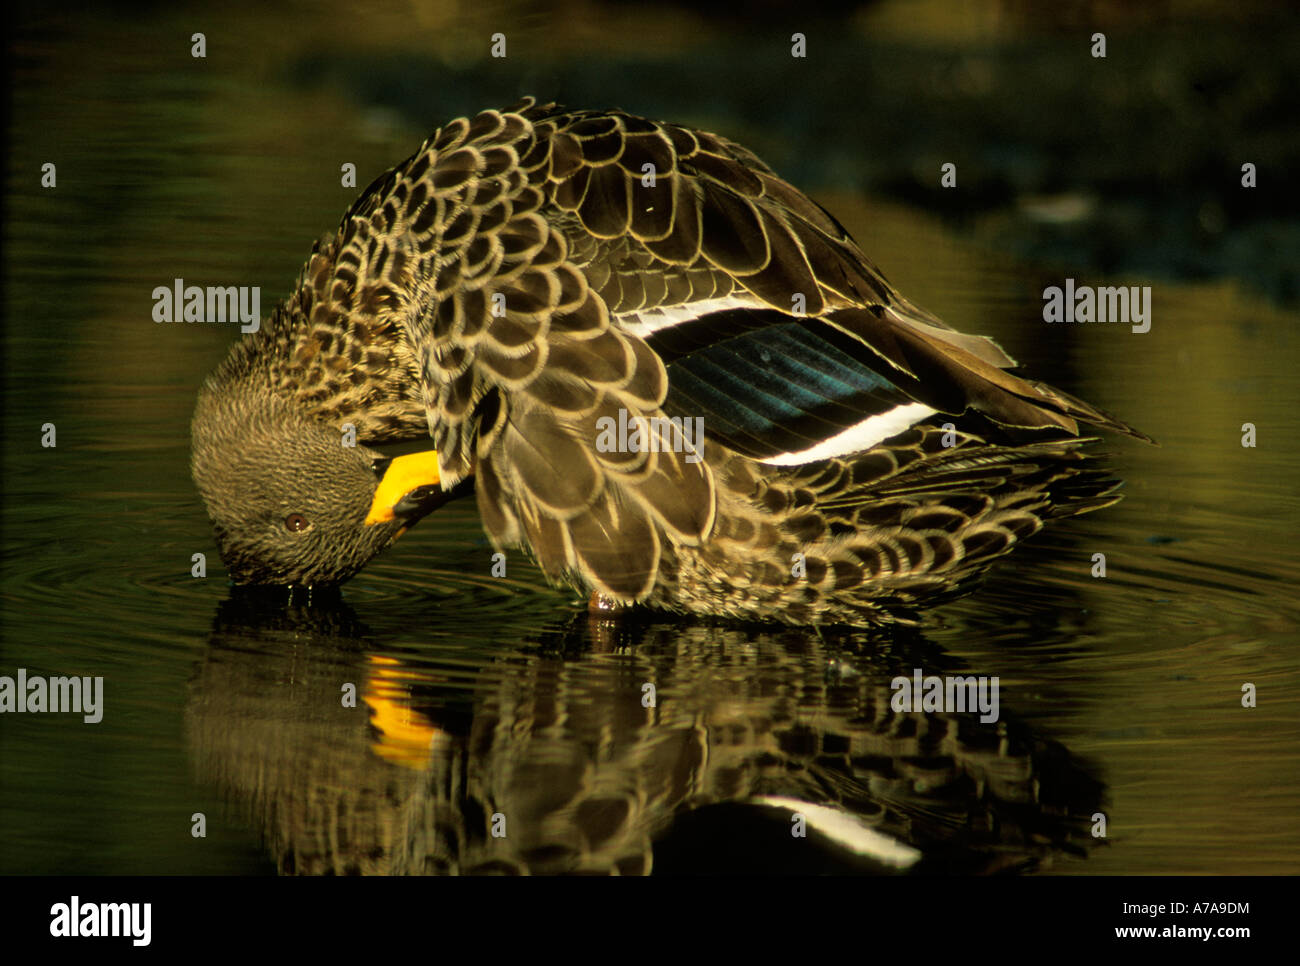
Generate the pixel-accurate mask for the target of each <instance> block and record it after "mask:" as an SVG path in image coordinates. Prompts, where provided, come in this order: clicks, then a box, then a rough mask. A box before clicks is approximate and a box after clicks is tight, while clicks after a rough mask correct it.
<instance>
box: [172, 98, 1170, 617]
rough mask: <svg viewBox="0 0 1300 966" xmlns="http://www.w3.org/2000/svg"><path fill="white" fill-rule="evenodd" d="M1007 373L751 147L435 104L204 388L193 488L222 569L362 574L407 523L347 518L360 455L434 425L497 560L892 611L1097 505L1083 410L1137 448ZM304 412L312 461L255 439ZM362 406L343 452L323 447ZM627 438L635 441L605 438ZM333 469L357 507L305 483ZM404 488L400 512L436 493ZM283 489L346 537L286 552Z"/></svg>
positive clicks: (596, 117)
mask: <svg viewBox="0 0 1300 966" xmlns="http://www.w3.org/2000/svg"><path fill="white" fill-rule="evenodd" d="M1012 365H1014V361H1013V360H1012V359H1010V357H1008V356H1007V355H1006V354H1005V353H1004V352H1003V351H1002V350H1001V349H1000V348H999V347H998V346H997V345H996V344H995V343H993V342H992V341H991V340H989V339H986V338H983V337H979V336H968V335H963V334H960V333H957V332H954V331H953V330H951V329H949V328H948V327H946V326H945V325H944V324H943V323H941V322H940V321H939V320H938V319H936V318H934V317H933V316H931V315H929V314H928V313H925V312H923V311H922V310H920V309H918V308H917V307H916V306H914V305H912V304H911V303H910V302H908V301H907V300H905V299H903V298H902V297H901V296H900V295H898V293H896V292H895V291H894V290H893V289H892V288H891V287H890V285H889V284H888V282H886V281H885V279H884V278H883V276H882V275H881V274H880V272H879V271H878V270H877V269H876V268H875V267H874V266H873V265H872V264H871V262H870V261H868V260H867V258H866V257H865V256H864V255H863V253H862V252H861V251H860V250H859V249H858V247H857V245H856V244H855V243H854V242H853V240H852V239H851V238H850V237H849V235H848V233H847V232H846V231H845V230H844V229H843V228H842V227H841V226H840V225H839V223H838V222H836V221H835V220H834V219H833V218H832V217H831V216H830V215H829V214H827V213H826V212H825V211H824V210H823V209H821V208H820V207H819V206H817V205H816V204H815V203H813V202H812V201H810V200H809V199H808V198H807V197H805V196H804V195H802V194H801V193H800V192H798V191H797V190H796V189H794V188H793V187H791V186H790V185H788V184H786V183H785V182H783V181H781V180H780V179H779V178H778V177H777V176H776V175H775V174H774V173H773V172H772V171H771V170H770V169H769V168H768V167H767V166H766V165H764V164H763V163H762V162H761V161H759V160H758V159H757V158H756V157H754V155H753V154H751V153H750V152H749V151H747V150H745V149H744V148H742V147H740V146H739V145H736V144H733V143H732V142H729V141H727V140H725V139H723V138H721V137H719V136H717V135H714V134H708V133H705V132H701V131H693V130H690V129H687V128H684V127H679V126H676V125H671V124H664V123H659V122H652V121H647V120H644V119H642V118H638V117H634V116H631V115H628V114H624V113H622V112H568V111H564V110H561V109H558V108H555V107H554V106H547V107H539V106H536V105H534V104H533V103H532V102H531V101H529V102H525V103H524V104H523V105H521V106H520V107H518V108H517V109H515V110H513V111H507V112H498V111H485V112H483V113H482V114H480V115H478V116H477V117H475V118H472V119H464V118H462V119H459V120H456V121H453V122H451V123H450V124H448V125H446V126H445V127H443V128H442V129H441V130H439V131H438V132H436V133H435V134H434V136H433V137H432V138H431V139H430V140H429V141H427V142H426V143H425V144H424V145H422V146H421V147H420V149H419V150H418V151H417V152H416V153H415V154H414V155H412V156H411V157H410V158H409V159H408V160H407V161H405V162H403V163H402V164H400V165H398V166H397V167H395V168H394V169H392V170H391V171H389V172H388V173H387V174H385V175H384V176H382V177H381V178H379V179H378V180H377V181H376V182H375V183H374V184H372V185H371V186H370V188H368V189H367V191H366V192H365V193H363V195H362V196H361V198H360V199H359V200H358V201H357V202H356V203H355V204H354V205H353V206H352V208H351V209H350V210H349V211H348V213H347V214H346V215H345V216H344V219H343V222H342V224H341V226H340V228H339V231H338V233H337V234H336V235H335V236H334V237H333V238H331V239H329V240H327V241H325V242H323V243H322V244H320V245H318V246H317V247H316V249H315V250H314V251H313V254H312V256H311V259H310V260H309V262H308V264H307V266H306V268H305V270H304V272H303V275H302V278H301V280H300V283H299V286H298V288H297V291H296V292H295V293H294V294H293V295H292V296H291V297H290V299H289V300H288V301H287V303H285V305H284V306H282V307H280V308H279V309H277V311H276V312H275V313H273V315H272V317H271V319H270V320H269V321H268V322H267V324H266V325H265V326H264V328H263V330H262V331H261V332H258V333H256V334H255V335H253V336H252V337H250V338H249V339H247V340H245V341H244V342H243V343H241V344H240V345H238V346H236V348H235V349H234V350H233V351H232V354H231V357H230V358H229V359H228V360H227V361H226V363H224V364H223V366H221V367H220V368H219V369H218V370H217V372H216V373H214V375H213V376H212V377H210V379H209V380H208V382H207V384H206V385H205V387H204V390H203V392H202V394H201V401H200V405H199V409H198V411H197V413H196V418H195V424H194V439H195V459H194V469H195V478H196V480H197V481H198V483H199V486H200V490H201V491H202V492H203V495H204V497H205V499H206V501H207V504H208V508H209V512H210V514H211V515H212V516H213V519H214V522H215V523H216V525H217V528H218V537H219V540H220V541H221V544H222V549H223V554H224V556H225V558H226V561H227V564H228V565H229V566H230V568H231V571H232V575H233V576H234V578H235V580H236V581H238V582H268V581H270V582H287V583H297V582H324V581H330V580H335V579H346V577H348V576H350V575H351V574H352V573H355V571H356V569H359V566H360V565H364V562H365V560H364V559H361V558H363V557H364V558H365V559H369V558H368V556H366V554H370V555H373V553H376V552H378V550H379V549H382V546H386V545H387V543H388V542H391V539H392V534H393V533H394V532H396V529H397V528H396V526H395V525H394V524H393V523H386V524H374V523H371V524H366V523H365V522H363V518H365V517H366V512H367V508H368V507H369V506H370V503H371V502H372V501H373V500H374V498H375V495H376V492H375V491H376V476H377V475H382V474H376V473H375V472H373V471H372V472H368V473H366V472H361V468H366V469H370V468H372V467H373V468H375V469H382V468H383V467H384V464H382V463H377V462H376V460H377V459H378V454H376V453H374V452H373V451H370V450H365V449H364V444H375V443H382V442H386V441H393V440H398V439H408V438H414V437H419V436H422V435H424V434H425V433H428V434H429V436H431V438H432V442H433V446H434V448H435V449H436V451H437V464H438V471H439V472H438V476H439V477H440V486H441V488H442V490H443V491H444V492H446V493H450V492H459V491H460V490H464V489H465V488H467V487H468V486H470V485H472V486H473V488H474V489H475V491H476V492H477V497H478V506H479V509H480V512H481V515H482V520H483V526H484V529H485V530H486V531H487V533H488V536H489V537H490V538H491V540H492V542H493V544H494V545H495V546H497V547H500V548H508V547H515V546H524V547H526V548H528V549H529V550H530V551H531V552H532V553H533V554H534V555H535V556H536V558H537V560H538V562H539V563H540V564H541V566H542V568H543V570H544V571H545V572H546V573H547V574H548V576H550V577H551V578H553V579H555V580H559V581H567V582H570V583H572V584H574V585H575V586H578V587H580V588H582V589H583V590H584V591H590V592H594V593H595V594H597V595H600V596H602V597H604V598H608V599H609V600H612V601H614V602H617V603H634V602H644V603H649V604H652V605H655V606H659V607H663V608H667V609H670V610H678V611H686V612H694V613H705V614H720V615H729V616H736V617H747V618H771V619H778V620H786V621H804V620H823V621H849V622H860V621H877V620H888V619H890V618H891V617H895V616H897V615H898V613H899V611H900V609H906V608H910V607H912V606H915V605H917V604H921V603H925V602H926V601H927V600H928V599H931V598H935V599H938V598H942V597H944V596H947V595H949V594H950V593H951V592H953V591H954V590H955V589H960V588H962V587H964V586H965V585H966V583H967V581H968V578H970V577H972V576H974V575H975V574H977V573H978V572H980V571H981V570H982V569H984V567H985V566H986V565H987V564H988V562H989V561H990V560H992V559H993V558H994V557H996V556H998V555H1000V554H1001V553H1004V552H1006V551H1007V550H1008V549H1010V547H1011V546H1012V545H1014V544H1015V543H1016V542H1017V541H1018V540H1020V539H1022V538H1023V537H1025V536H1027V535H1029V534H1030V533H1032V532H1034V531H1036V530H1037V529H1038V528H1039V527H1040V526H1041V525H1042V522H1043V521H1044V520H1046V519H1048V518H1050V517H1052V516H1059V515H1069V514H1072V513H1078V512H1083V511H1085V510H1088V509H1093V508H1095V507H1097V506H1100V505H1104V504H1105V503H1107V502H1112V501H1113V499H1114V498H1113V497H1112V496H1110V495H1109V491H1110V489H1111V484H1109V483H1107V482H1104V481H1103V480H1102V479H1101V478H1100V475H1099V474H1097V473H1096V472H1095V471H1093V470H1090V469H1086V468H1085V466H1084V457H1083V455H1082V454H1081V453H1080V451H1079V445H1078V444H1079V442H1080V440H1079V439H1078V438H1077V436H1078V431H1079V422H1085V423H1090V424H1094V425H1099V426H1104V427H1106V428H1108V429H1112V430H1116V431H1119V432H1123V433H1127V434H1129V435H1133V436H1137V437H1139V438H1145V437H1142V436H1141V434H1139V433H1137V432H1136V431H1134V430H1132V429H1131V428H1130V427H1128V426H1126V425H1125V424H1124V423H1122V422H1120V421H1118V420H1116V419H1114V418H1113V417H1110V416H1108V415H1106V414H1105V413H1103V412H1101V411H1100V410H1097V409H1094V408H1093V407H1091V406H1089V405H1087V404H1086V403H1083V402H1082V401H1080V400H1077V399H1074V398H1072V397H1070V396H1068V395H1066V394H1065V393H1062V392H1060V391H1059V390H1055V389H1051V388H1050V387H1047V386H1044V385H1042V384H1040V383H1034V382H1030V381H1027V380H1024V379H1021V378H1019V377H1017V376H1014V375H1012V374H1010V373H1008V372H1006V371H1005V370H1006V369H1007V368H1008V367H1010V366H1012ZM245 410H252V411H255V412H257V413H259V414H261V417H264V418H260V419H259V421H258V425H261V426H263V430H260V431H259V435H257V436H253V435H250V434H249V432H250V431H245V430H244V429H242V428H241V425H242V424H240V425H236V423H238V421H239V420H240V419H244V417H242V416H237V415H232V414H238V413H241V412H244V411H245ZM277 413H278V414H279V415H277ZM962 414H969V415H968V420H973V422H969V423H968V422H963V424H962V426H961V428H960V429H958V428H957V427H956V426H952V427H951V428H950V429H949V430H948V431H945V430H943V429H941V428H939V427H938V424H942V423H944V422H947V421H948V420H949V419H950V418H957V417H959V416H961V415H962ZM695 418H700V419H702V420H703V422H702V424H701V423H694V424H692V422H691V420H693V419H695ZM674 419H675V420H677V422H676V423H674V422H671V420H674ZM304 420H306V421H309V422H310V423H311V424H312V426H313V427H314V428H315V429H316V430H324V431H325V432H324V433H323V435H322V434H321V433H320V432H318V433H316V436H317V441H316V444H315V445H314V446H313V447H311V455H310V456H308V455H305V454H304V453H303V452H302V449H303V446H302V445H298V444H295V446H293V447H289V446H287V445H281V444H280V443H277V442H276V440H277V438H279V439H281V440H283V439H287V438H288V437H290V436H293V437H296V438H300V437H301V435H302V434H301V428H302V421H304ZM682 420H686V422H685V423H682V422H681V421H682ZM868 420H870V422H868ZM349 423H350V424H352V425H353V426H354V427H355V429H356V433H357V437H358V439H359V440H360V441H361V443H362V444H363V447H361V448H360V449H358V450H351V451H350V450H349V449H348V448H347V447H346V446H338V445H335V442H336V438H335V439H331V438H330V434H334V436H335V437H337V434H338V433H339V432H340V430H341V427H343V426H344V424H349ZM692 425H694V426H697V427H698V426H701V425H702V428H703V440H702V441H701V440H700V439H692V438H690V434H689V433H687V432H683V431H682V430H683V429H685V428H689V427H691V426H692ZM614 426H623V427H628V426H630V427H632V429H633V432H634V434H635V431H636V430H640V436H641V440H640V442H641V445H635V444H634V443H632V442H630V441H629V439H628V438H625V437H626V436H627V434H624V435H622V436H618V437H617V445H614V446H610V445H608V443H609V442H610V440H611V439H615V437H614V436H611V435H610V428H611V427H614ZM972 426H974V428H972ZM1022 431H1039V432H1038V433H1037V435H1036V436H1035V437H1034V438H1033V439H1030V440H1028V441H1023V440H1020V439H1018V437H1019V436H1023V435H1025V434H1024V433H1023V432H1022ZM218 439H219V440H220V442H219V443H218V442H217V440H218ZM646 441H650V442H651V443H652V444H653V445H646ZM259 474H260V476H261V477H262V478H263V479H264V480H271V481H273V482H270V483H267V482H263V483H262V484H261V485H260V487H259V486H251V481H252V480H253V478H254V477H256V476H257V475H259ZM341 476H349V477H350V478H351V479H353V480H354V481H355V482H354V485H353V487H352V489H351V490H350V491H349V492H348V493H347V494H346V495H343V494H340V493H338V492H334V493H332V494H331V496H330V497H329V499H328V500H327V501H325V502H321V501H320V500H318V499H316V494H318V493H319V492H320V489H319V487H318V486H316V484H315V483H313V481H320V480H322V479H331V480H336V479H338V478H339V477H341ZM236 487H241V489H239V490H238V493H239V495H238V496H236V495H235V488H236ZM418 495H419V496H420V497H421V499H419V500H408V501H406V502H407V506H406V510H407V511H412V508H413V507H414V508H415V510H417V511H418V512H421V513H422V512H427V508H428V506H429V505H431V500H432V502H436V500H434V499H433V498H432V497H431V496H430V491H429V489H428V488H424V489H422V490H421V491H420V492H419V494H418ZM295 500H297V501H299V502H302V501H305V500H311V501H314V502H313V503H312V508H313V520H312V526H313V529H314V528H315V526H316V525H317V524H318V523H319V525H320V527H321V529H322V530H325V529H328V528H327V527H326V523H327V522H337V521H338V520H345V521H346V523H345V525H344V526H343V527H342V530H341V531H338V530H335V531H331V532H330V533H329V534H319V535H318V536H319V537H320V539H319V540H318V541H317V542H316V543H314V544H313V545H311V546H310V547H308V548H307V549H306V550H304V549H303V546H302V544H303V540H301V539H300V535H299V534H298V533H293V532H291V533H284V532H281V531H283V530H284V527H283V526H281V523H282V522H283V520H285V519H287V518H288V516H289V515H292V513H294V512H296V511H295V510H294V509H293V508H294V507H295V506H296V505H297V504H296V503H295V502H294V501H295ZM372 513H373V511H372ZM395 522H400V520H399V521H395ZM378 526H387V527H390V528H391V530H390V532H389V533H388V534H387V536H385V537H383V538H380V537H377V536H376V535H375V530H376V527H378ZM250 534H254V535H255V536H250ZM358 561H359V563H358Z"/></svg>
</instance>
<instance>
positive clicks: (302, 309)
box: [212, 253, 429, 443]
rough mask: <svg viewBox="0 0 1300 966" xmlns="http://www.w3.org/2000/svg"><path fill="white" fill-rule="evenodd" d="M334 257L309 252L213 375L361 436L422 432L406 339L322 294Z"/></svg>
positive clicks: (384, 438)
mask: <svg viewBox="0 0 1300 966" xmlns="http://www.w3.org/2000/svg"><path fill="white" fill-rule="evenodd" d="M331 270H332V262H327V261H326V260H325V259H324V258H323V257H322V254H321V253H314V254H313V256H312V258H311V260H310V261H309V262H308V265H307V268H306V269H305V270H304V272H303V275H302V277H301V278H300V279H299V283H298V286H297V289H296V290H295V291H294V293H293V294H292V295H291V296H290V297H289V298H288V299H287V300H285V301H284V302H283V303H281V304H279V305H277V306H276V307H275V309H274V310H273V311H272V312H271V314H270V316H269V317H268V318H267V319H266V320H265V321H264V322H263V324H262V326H261V327H260V328H259V330H258V331H257V332H255V333H253V334H252V335H250V336H247V337H246V338H244V339H243V340H242V341H240V342H239V343H236V344H235V345H234V346H233V347H232V348H231V351H230V354H229V355H228V356H227V357H226V360H225V361H224V362H223V363H222V364H221V366H219V367H218V369H217V371H216V372H215V373H213V377H212V378H213V381H214V382H216V383H218V384H221V383H244V384H246V385H247V386H248V387H249V388H250V389H251V390H252V391H253V392H255V393H266V394H269V395H272V396H275V397H277V398H279V399H281V400H283V401H284V402H285V403H287V404H288V405H290V406H292V407H294V408H295V409H297V410H298V411H300V412H303V413H305V414H306V415H309V416H311V417H313V418H315V419H319V420H321V421H323V422H327V423H330V424H331V425H334V426H338V427H340V428H341V427H344V426H345V425H346V424H348V423H351V424H352V425H353V426H354V427H355V430H356V435H357V439H358V440H359V441H362V442H369V443H376V442H389V441H393V440H398V439H411V438H419V437H421V436H427V435H428V432H429V428H428V420H427V416H426V415H425V409H424V404H423V401H422V397H421V394H420V382H419V378H418V375H417V372H416V368H415V361H414V357H413V354H412V353H411V350H410V347H409V345H408V343H407V341H406V339H405V336H404V334H403V333H402V331H401V327H400V326H399V325H397V324H396V323H395V322H391V321H383V320H379V319H375V318H374V317H369V318H362V317H358V315H359V314H358V313H348V312H343V311H339V310H338V309H337V308H336V307H335V306H334V305H333V304H331V303H330V302H329V301H328V300H327V299H325V298H322V297H321V294H320V293H322V292H324V291H327V289H326V288H325V287H324V286H322V285H321V284H320V282H321V281H324V282H326V283H327V284H328V282H329V279H328V278H324V279H322V278H321V277H320V276H321V274H322V273H327V272H328V273H330V274H332V271H331Z"/></svg>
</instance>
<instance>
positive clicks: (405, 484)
mask: <svg viewBox="0 0 1300 966" xmlns="http://www.w3.org/2000/svg"><path fill="white" fill-rule="evenodd" d="M441 482H442V477H441V476H439V475H438V453H437V450H428V451H427V452H424V453H410V454H408V455H406V456H399V457H397V458H396V459H394V460H393V461H392V462H391V463H389V464H388V470H387V472H385V473H384V478H383V479H382V480H380V481H379V488H378V489H377V490H375V498H374V500H373V501H372V502H371V504H370V512H369V513H368V514H366V523H367V524H370V525H373V524H376V523H387V522H388V521H389V520H392V519H393V518H394V516H396V514H395V513H394V512H393V511H394V509H395V508H396V507H397V505H398V504H399V503H401V502H402V500H403V499H404V498H405V497H406V496H407V494H409V493H410V492H411V491H412V490H416V489H419V488H420V487H422V486H438V485H439V484H440V483H441Z"/></svg>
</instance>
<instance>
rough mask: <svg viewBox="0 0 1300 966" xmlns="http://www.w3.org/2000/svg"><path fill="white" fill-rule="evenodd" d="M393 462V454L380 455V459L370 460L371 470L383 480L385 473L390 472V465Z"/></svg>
mask: <svg viewBox="0 0 1300 966" xmlns="http://www.w3.org/2000/svg"><path fill="white" fill-rule="evenodd" d="M392 462H393V458H392V457H391V456H380V457H379V458H378V459H373V460H371V461H370V471H371V472H372V473H374V474H375V476H376V477H377V478H378V479H381V480H382V479H383V478H384V474H385V473H387V472H388V465H389V464H390V463H392Z"/></svg>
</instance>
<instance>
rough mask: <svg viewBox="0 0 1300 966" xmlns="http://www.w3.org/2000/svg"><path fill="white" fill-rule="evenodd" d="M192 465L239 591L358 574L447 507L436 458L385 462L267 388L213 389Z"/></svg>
mask: <svg viewBox="0 0 1300 966" xmlns="http://www.w3.org/2000/svg"><path fill="white" fill-rule="evenodd" d="M191 436H192V445H193V451H192V457H191V470H192V473H193V476H194V482H195V483H196V484H197V485H198V488H199V492H200V493H201V494H202V496H203V500H204V502H205V503H206V505H207V510H208V516H209V517H210V518H211V520H212V524H213V527H214V528H215V530H216V537H217V544H218V546H219V548H220V550H221V558H222V560H224V561H225V563H226V567H227V568H228V569H229V571H230V577H231V579H232V580H233V581H234V582H235V583H237V584H279V585H288V586H307V587H310V586H316V585H321V584H336V583H340V582H342V581H344V580H347V579H348V578H350V577H352V576H353V575H355V574H356V573H357V572H358V571H359V570H361V568H362V567H364V566H365V565H366V564H367V563H369V562H370V560H371V559H373V558H374V556H375V555H376V554H378V553H379V552H380V551H381V550H383V549H384V548H385V547H387V546H388V545H389V544H391V543H392V542H393V541H394V540H396V539H397V538H398V537H399V536H401V534H402V532H403V531H404V530H406V528H407V527H410V526H411V525H413V524H414V523H415V522H416V521H418V520H419V519H420V518H421V517H423V516H425V515H426V514H427V513H429V512H430V511H431V510H433V509H435V508H437V507H438V506H440V505H441V504H442V503H445V502H446V501H447V499H449V498H450V494H448V493H444V491H443V490H442V487H441V486H440V485H439V481H438V476H437V460H436V454H433V453H421V454H415V455H414V456H408V457H399V458H398V459H396V460H391V459H388V458H387V457H385V456H384V455H383V454H381V453H379V452H378V451H376V450H373V449H371V448H369V447H366V446H362V445H360V444H355V445H347V443H348V442H350V440H349V437H348V436H347V435H346V434H345V433H344V432H343V431H342V430H341V429H339V428H336V427H333V426H330V425H329V424H327V423H323V422H321V421H319V420H315V419H312V418H311V417H310V416H308V415H306V414H305V413H303V412H301V411H299V410H297V409H295V408H294V407H292V406H291V405H289V404H288V403H285V402H283V401H282V400H280V399H279V398H277V397H276V396H274V395H272V394H271V393H270V392H255V391H252V390H251V389H250V388H249V387H248V386H247V384H233V387H232V384H226V385H214V384H212V383H209V384H208V385H206V386H205V387H204V389H203V391H202V392H201V393H200V395H199V402H198V406H197V408H196V409H195V413H194V421H193V424H192V426H191Z"/></svg>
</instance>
